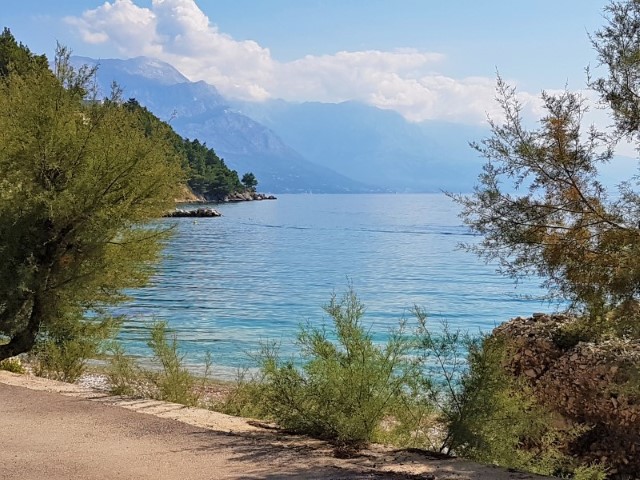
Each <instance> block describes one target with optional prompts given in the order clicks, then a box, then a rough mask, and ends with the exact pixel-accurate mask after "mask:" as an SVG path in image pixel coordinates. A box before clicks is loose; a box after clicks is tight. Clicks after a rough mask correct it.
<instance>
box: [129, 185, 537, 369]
mask: <svg viewBox="0 0 640 480" xmlns="http://www.w3.org/2000/svg"><path fill="white" fill-rule="evenodd" d="M216 208H218V209H219V210H220V211H221V212H222V213H223V215H224V216H223V217H220V218H204V219H198V220H197V221H194V220H193V219H168V220H166V221H167V223H170V224H176V225H177V228H176V235H175V236H174V237H173V239H172V240H171V242H170V244H169V245H168V247H167V249H166V251H165V258H164V261H163V262H162V265H161V266H160V269H159V272H158V274H157V275H156V276H155V278H154V279H153V282H152V284H151V285H150V286H149V287H147V288H144V289H140V290H136V291H133V292H131V295H132V298H133V299H132V301H131V302H130V303H128V304H126V305H124V306H123V307H122V308H120V309H119V311H121V312H124V313H127V314H128V315H129V316H130V317H131V319H130V320H129V321H128V322H127V323H126V324H125V326H124V328H123V332H122V334H121V338H122V339H123V340H124V342H125V346H126V348H127V349H128V350H129V351H130V352H131V353H134V354H137V355H147V354H148V351H147V350H146V347H145V341H144V338H145V330H146V328H147V325H148V322H149V321H150V320H152V319H154V318H155V319H163V320H166V321H168V323H169V326H170V328H171V329H172V330H174V331H175V332H176V334H177V336H178V339H179V340H180V342H181V346H182V348H183V350H184V351H185V352H186V353H187V354H188V358H189V360H190V361H191V362H193V363H194V364H195V365H197V364H199V363H201V362H202V361H203V358H204V355H205V352H206V351H207V350H210V351H211V353H212V355H213V360H214V363H215V365H216V372H215V374H216V375H217V376H222V377H223V376H228V375H233V372H234V371H235V370H236V369H237V368H238V367H242V366H247V365H249V364H250V362H249V360H248V359H247V355H246V354H247V352H249V351H255V350H256V349H257V348H258V346H259V344H260V342H261V341H265V340H275V341H278V342H280V344H281V350H282V351H283V352H284V353H291V352H293V351H294V350H295V335H296V331H297V328H298V326H299V325H300V323H301V322H305V321H307V320H309V321H311V322H314V323H316V322H317V323H321V322H322V321H323V320H325V319H326V314H325V313H324V312H323V310H322V305H324V304H326V303H327V302H328V300H329V299H330V297H331V294H332V292H336V293H338V294H340V293H342V292H344V290H345V289H346V287H347V285H348V284H349V283H351V284H353V286H354V289H355V290H356V292H357V293H358V295H359V296H360V298H361V300H362V301H363V303H364V304H365V305H366V307H367V313H366V317H365V322H366V323H367V324H370V325H371V331H372V333H373V334H374V336H375V338H378V339H381V340H382V339H384V335H385V332H386V331H387V330H388V328H389V327H393V326H394V325H396V324H397V322H398V320H399V319H400V318H402V317H403V316H405V315H407V314H408V312H409V310H410V309H411V308H412V307H413V305H419V306H422V307H423V308H424V309H425V310H426V311H427V312H428V313H429V315H430V318H432V319H434V320H436V319H438V318H445V319H447V321H448V322H449V323H450V324H451V325H452V326H454V327H460V328H462V329H465V330H469V331H470V332H477V331H488V330H490V329H492V328H493V327H494V326H495V325H497V324H499V323H501V322H503V321H505V320H507V319H509V318H511V317H514V316H517V315H530V314H531V313H533V312H534V311H540V310H548V309H549V306H548V305H546V304H544V303H543V302H540V301H534V300H527V299H523V298H521V296H522V295H525V294H539V292H538V291H537V290H536V289H535V288H534V287H533V286H531V285H528V286H527V285H519V286H518V288H517V289H516V288H515V286H514V284H513V282H512V281H511V280H509V279H506V278H503V277H501V276H499V275H497V274H496V273H495V272H494V267H492V266H488V265H485V264H484V262H482V261H481V260H479V259H477V258H476V257H475V256H474V255H472V254H470V253H467V252H464V251H462V250H459V249H456V245H457V244H458V243H460V242H468V241H474V237H473V236H471V235H470V234H469V232H468V230H467V228H466V227H464V226H462V225H461V222H460V220H459V219H458V217H457V211H458V207H457V206H456V205H455V204H453V203H452V202H451V201H450V200H449V199H448V198H447V197H446V196H444V195H442V194H423V195H281V196H280V197H279V199H278V200H277V201H263V202H246V203H238V204H228V205H219V206H217V207H216Z"/></svg>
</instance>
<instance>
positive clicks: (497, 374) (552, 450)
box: [416, 311, 603, 479]
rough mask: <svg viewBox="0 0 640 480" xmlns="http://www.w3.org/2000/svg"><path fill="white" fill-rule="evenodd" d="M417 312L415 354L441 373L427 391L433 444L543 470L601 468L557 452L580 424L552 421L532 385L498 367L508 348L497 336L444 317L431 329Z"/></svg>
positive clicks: (590, 473) (563, 472) (587, 474)
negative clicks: (438, 437) (437, 427)
mask: <svg viewBox="0 0 640 480" xmlns="http://www.w3.org/2000/svg"><path fill="white" fill-rule="evenodd" d="M417 313H418V319H419V323H420V325H421V326H420V327H419V329H418V331H417V333H416V336H417V337H418V339H419V340H420V343H419V345H420V346H421V349H422V357H423V358H424V359H425V360H424V362H425V363H427V360H428V359H430V360H431V361H430V362H429V363H431V364H432V365H436V366H437V373H439V374H440V375H437V373H436V372H434V377H435V378H438V380H437V381H433V382H432V389H431V390H430V391H429V396H430V397H431V398H432V399H433V401H434V403H435V404H436V405H437V406H438V410H439V411H440V413H441V421H442V423H443V425H444V426H445V431H446V434H445V435H444V437H443V441H442V444H441V446H440V451H445V452H447V453H455V454H456V455H459V456H462V457H465V458H469V459H472V460H475V461H478V462H482V463H490V464H496V465H499V466H502V467H507V468H516V469H520V470H525V471H530V472H534V473H538V474H542V475H554V476H555V475H559V476H563V477H564V476H567V475H576V478H585V479H591V478H594V479H597V478H599V477H598V475H600V473H601V472H602V471H603V470H602V468H601V467H598V466H585V465H582V466H580V465H578V464H577V462H576V461H575V460H574V459H573V458H571V457H570V456H568V455H567V454H566V453H565V452H564V451H563V446H565V445H567V444H568V442H570V441H571V439H574V438H577V437H579V436H580V435H581V434H583V433H584V432H585V431H586V427H573V428H567V429H560V428H557V427H555V424H556V420H557V418H555V417H554V416H553V415H552V414H551V413H550V412H549V411H548V410H547V409H545V408H544V407H543V406H541V405H539V404H538V403H537V402H536V400H535V397H534V395H533V392H532V391H531V387H529V386H528V385H526V384H525V383H524V382H521V381H519V380H517V379H515V378H514V377H512V376H510V375H509V374H508V373H507V371H506V370H505V369H504V367H503V364H504V362H505V358H506V356H507V355H509V351H508V350H507V348H506V347H505V344H504V342H503V341H502V339H499V338H496V337H492V336H485V337H482V336H481V337H477V338H471V337H469V336H468V335H461V334H460V333H459V332H458V331H455V332H454V331H451V330H450V329H449V328H448V326H447V325H446V324H445V325H444V327H443V330H442V332H441V333H440V334H439V335H437V336H436V335H433V334H432V332H431V331H430V330H428V329H427V328H426V325H425V318H426V317H425V316H424V313H422V312H420V311H417ZM465 357H466V359H465ZM578 474H579V475H581V476H580V477H578V476H577V475H578Z"/></svg>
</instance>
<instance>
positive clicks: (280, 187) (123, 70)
mask: <svg viewBox="0 0 640 480" xmlns="http://www.w3.org/2000/svg"><path fill="white" fill-rule="evenodd" d="M72 62H73V64H74V65H75V66H79V65H83V64H87V65H98V72H97V80H98V86H99V88H100V90H101V92H103V93H104V94H106V93H107V92H109V91H110V88H111V87H110V85H111V83H112V82H113V81H116V82H117V83H118V85H119V87H120V88H121V89H122V91H123V96H124V98H125V99H126V98H135V99H136V100H137V101H138V102H139V103H140V104H141V105H143V106H145V107H147V108H148V109H149V110H150V111H152V112H153V113H154V114H155V115H157V116H158V117H159V118H160V119H162V120H165V121H169V122H170V123H171V126H172V127H173V128H174V129H175V130H176V132H178V133H179V134H181V135H183V136H186V137H188V138H191V139H194V138H197V139H199V140H200V141H201V142H206V144H207V145H208V146H210V147H212V148H214V150H215V151H216V153H217V154H218V155H219V156H220V157H222V158H223V159H224V160H225V162H226V163H227V164H228V165H229V167H231V168H233V169H235V170H237V171H238V172H239V173H240V174H242V173H245V172H249V171H250V172H253V173H254V174H255V175H256V177H257V178H258V180H259V182H260V183H259V185H258V187H259V189H260V190H262V191H266V192H274V193H282V192H291V193H299V192H309V191H314V192H327V193H345V192H353V193H363V192H372V191H380V190H381V189H379V188H376V187H372V186H369V185H365V184H363V183H361V182H357V181H355V180H352V179H349V178H347V177H345V176H343V175H340V174H338V173H336V172H334V171H332V170H330V169H329V168H326V167H323V166H321V165H316V164H314V163H312V162H309V161H308V160H306V159H305V158H304V157H303V156H302V155H300V154H299V153H297V152H296V151H295V150H293V149H292V148H291V147H289V146H287V145H286V144H285V143H284V142H282V140H281V139H280V138H279V137H278V135H276V134H275V133H274V132H273V131H271V130H270V129H268V128H267V127H265V126H264V125H261V124H260V123H258V122H256V121H254V120H252V119H251V118H249V117H246V116H244V115H242V114H239V113H236V112H234V111H233V110H232V109H231V108H230V107H229V105H228V102H227V101H226V100H225V99H224V98H223V97H222V96H221V95H220V93H219V92H218V90H217V89H216V88H215V87H214V86H213V85H209V84H207V83H205V82H202V81H200V82H190V81H189V80H188V79H187V78H186V77H185V76H183V75H182V74H180V72H178V71H177V70H176V69H175V68H173V67H172V66H171V65H169V64H167V63H164V62H160V61H159V60H155V59H151V58H147V57H137V58H133V59H130V60H117V59H115V60H111V59H106V60H95V59H91V58H88V57H75V56H74V57H72Z"/></svg>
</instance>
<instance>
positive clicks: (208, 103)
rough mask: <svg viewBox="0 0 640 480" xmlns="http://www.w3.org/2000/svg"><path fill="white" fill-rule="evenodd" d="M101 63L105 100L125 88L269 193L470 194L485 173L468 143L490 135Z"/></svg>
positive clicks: (138, 64) (156, 67) (164, 67)
mask: <svg viewBox="0 0 640 480" xmlns="http://www.w3.org/2000/svg"><path fill="white" fill-rule="evenodd" d="M73 61H74V63H76V64H81V63H88V64H93V63H96V60H92V59H90V58H86V57H74V58H73ZM97 63H99V70H98V80H99V83H100V85H101V87H102V89H103V90H104V91H107V92H108V91H109V88H110V87H109V86H110V84H111V82H112V81H113V80H116V81H117V82H118V84H119V85H120V86H121V88H122V89H123V92H124V97H125V98H129V97H135V98H136V99H137V100H138V101H139V102H140V103H141V104H142V105H144V106H146V107H147V108H149V109H150V110H151V111H152V112H153V113H155V114H156V115H157V116H159V117H160V118H161V119H163V120H167V121H170V122H171V125H172V126H173V127H174V128H175V129H176V131H177V132H178V133H180V134H181V135H184V136H187V137H189V138H198V139H200V140H201V141H204V142H206V143H207V145H209V146H211V147H213V148H214V150H215V151H216V152H217V153H218V155H220V156H221V157H223V158H224V159H225V161H226V163H227V164H228V165H229V166H230V167H231V168H234V169H236V170H237V171H238V172H240V173H241V174H242V173H244V172H246V171H252V172H253V173H255V174H256V176H257V177H258V179H259V181H260V185H259V187H260V189H262V190H265V191H273V192H286V191H289V192H300V191H314V192H365V191H382V190H387V191H419V192H424V191H439V190H442V189H445V190H453V191H469V190H470V189H471V187H472V185H473V184H474V183H475V180H476V178H477V175H478V173H479V172H480V169H481V165H482V161H481V160H480V159H479V158H478V155H477V153H476V152H475V151H473V150H472V149H471V148H470V147H469V146H468V142H469V141H471V140H478V139H481V138H483V137H485V136H486V135H487V130H486V128H483V127H473V126H463V125H458V124H448V123H445V122H423V123H411V122H408V121H407V120H405V119H404V118H403V117H402V116H401V115H399V114H398V113H396V112H394V111H391V110H382V109H379V108H375V107H371V106H367V105H364V104H361V103H357V102H344V103H340V104H328V103H289V102H285V101H282V100H276V101H269V102H263V103H237V102H236V103H233V102H230V101H228V100H227V99H225V98H224V97H223V96H222V95H220V93H219V92H218V90H217V89H216V88H215V87H214V86H213V85H209V84H207V83H205V82H202V81H200V82H190V81H189V80H188V79H187V78H186V77H185V76H184V75H182V74H181V73H180V72H179V71H178V70H176V69H175V68H173V67H172V66H171V65H169V64H167V63H164V62H161V61H159V60H155V59H152V58H147V57H138V58H134V59H130V60H100V61H97ZM371 185H375V186H378V187H372V186H371Z"/></svg>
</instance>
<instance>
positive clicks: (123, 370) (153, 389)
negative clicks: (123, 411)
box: [107, 322, 211, 406]
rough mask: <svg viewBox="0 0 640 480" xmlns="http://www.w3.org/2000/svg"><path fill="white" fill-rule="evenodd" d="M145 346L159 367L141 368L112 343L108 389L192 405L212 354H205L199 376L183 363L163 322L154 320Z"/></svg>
mask: <svg viewBox="0 0 640 480" xmlns="http://www.w3.org/2000/svg"><path fill="white" fill-rule="evenodd" d="M147 345H148V346H149V347H150V348H151V350H152V351H153V360H154V361H155V362H156V363H157V364H159V365H158V366H159V368H158V369H144V368H141V367H140V366H139V365H138V364H137V363H136V362H135V360H134V359H133V358H131V357H128V356H127V355H126V354H125V352H124V350H123V348H122V346H121V345H120V344H117V343H114V344H112V346H111V357H110V359H109V368H108V372H107V375H108V377H109V381H110V383H111V386H112V388H111V392H112V393H114V394H115V395H131V396H139V397H145V398H149V397H150V398H155V399H158V400H164V401H167V402H174V403H180V404H182V405H187V406H195V405H197V404H198V403H199V401H200V397H201V391H202V389H203V387H204V385H205V383H206V382H207V379H208V378H209V373H210V369H211V355H210V354H209V353H207V357H206V361H205V371H204V375H203V376H202V377H201V378H200V379H198V378H197V377H195V376H194V375H193V374H191V372H190V371H189V370H188V368H187V367H186V365H185V361H184V355H183V354H181V353H180V351H179V346H178V339H177V336H176V335H175V334H173V335H172V336H171V337H169V334H168V331H167V324H166V322H155V323H153V324H152V325H151V327H150V334H149V340H148V341H147Z"/></svg>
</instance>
